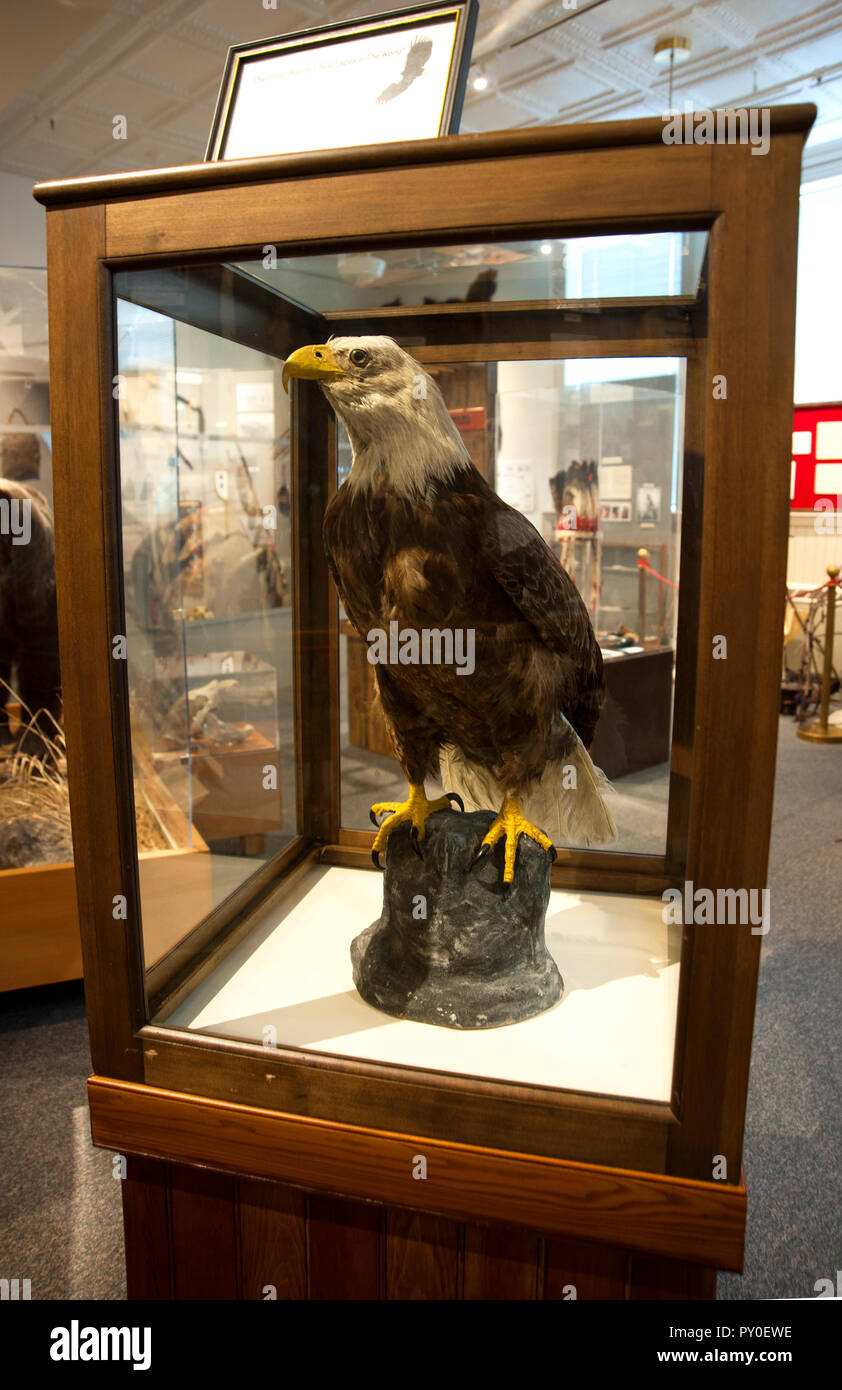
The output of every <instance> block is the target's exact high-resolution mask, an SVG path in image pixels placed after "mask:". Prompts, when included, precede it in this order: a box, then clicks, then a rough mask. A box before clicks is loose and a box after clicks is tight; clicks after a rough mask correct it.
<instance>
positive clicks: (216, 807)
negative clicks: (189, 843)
mask: <svg viewBox="0 0 842 1390" xmlns="http://www.w3.org/2000/svg"><path fill="white" fill-rule="evenodd" d="M184 761H186V755H185V754H184V753H181V752H176V751H172V752H156V753H153V755H152V764H153V766H154V767H155V768H156V770H158V771H160V772H164V771H165V770H166V768H167V767H170V766H172V765H173V764H174V763H178V762H184ZM191 763H192V774H193V778H194V792H193V797H194V799H193V824H194V826H195V827H196V829H197V830H198V831H199V834H200V835H201V836H202V837H203V838H204V839H205V840H228V839H237V838H239V837H240V836H241V835H249V836H251V835H258V836H259V835H268V834H271V833H272V832H273V831H277V830H278V829H280V827H281V825H282V824H283V804H282V800H281V755H280V752H279V750H278V748H277V747H276V746H275V745H274V744H273V743H271V742H270V741H269V739H267V738H265V737H264V735H263V734H261V733H260V732H259V730H257V729H253V730H252V732H251V733H250V734H249V736H248V738H246V739H244V740H243V742H242V743H230V744H224V745H221V746H218V745H215V744H211V743H197V744H195V745H194V747H193V752H192V755H191ZM267 768H272V769H273V771H274V774H275V786H274V788H272V789H271V790H268V789H267V788H266V786H265V781H264V779H265V777H266V772H267Z"/></svg>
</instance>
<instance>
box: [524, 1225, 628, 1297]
mask: <svg viewBox="0 0 842 1390" xmlns="http://www.w3.org/2000/svg"><path fill="white" fill-rule="evenodd" d="M628 1262H629V1261H628V1256H627V1255H626V1253H625V1251H623V1250H617V1249H616V1248H615V1247H613V1246H610V1245H590V1244H587V1243H586V1242H585V1241H580V1240H553V1239H550V1240H547V1241H546V1242H545V1252H544V1298H545V1299H570V1298H571V1297H572V1294H571V1289H575V1297H576V1300H577V1301H580V1300H581V1299H587V1298H602V1299H624V1298H625V1296H626V1277H627V1273H628Z"/></svg>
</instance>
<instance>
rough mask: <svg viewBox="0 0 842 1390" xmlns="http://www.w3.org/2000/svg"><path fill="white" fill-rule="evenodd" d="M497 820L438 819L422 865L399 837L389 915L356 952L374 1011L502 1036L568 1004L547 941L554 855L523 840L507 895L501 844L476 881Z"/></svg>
mask: <svg viewBox="0 0 842 1390" xmlns="http://www.w3.org/2000/svg"><path fill="white" fill-rule="evenodd" d="M493 819H494V814H493V812H491V811H473V812H469V813H463V812H460V811H439V812H437V813H436V814H435V815H434V816H431V817H430V819H429V820H428V821H427V825H426V834H425V838H424V840H423V841H422V844H421V849H422V852H423V855H424V858H423V860H422V859H419V858H418V856H417V854H416V853H415V851H414V850H413V848H412V842H411V838H410V832H409V827H408V826H406V825H401V826H399V827H398V828H397V829H396V830H395V832H394V833H393V834H392V835H391V836H390V838H389V841H388V845H387V848H386V855H385V858H386V868H385V874H384V883H383V911H382V913H381V915H380V919H379V921H377V922H375V923H373V925H372V926H370V927H367V928H366V930H365V931H364V932H361V933H360V935H359V936H358V937H356V938H355V940H354V941H353V942H352V943H351V964H352V967H353V973H354V984H355V985H356V987H357V989H358V991H359V993H360V994H361V995H362V997H363V999H365V1001H366V1002H367V1003H368V1004H372V1005H373V1006H374V1008H375V1009H380V1010H382V1012H383V1013H387V1014H392V1015H393V1016H394V1017H396V1018H408V1019H412V1020H413V1021H414V1022H416V1023H435V1024H438V1025H440V1026H441V1027H444V1028H499V1027H501V1026H502V1025H503V1024H507V1023H519V1022H521V1021H522V1020H523V1019H525V1018H532V1017H534V1015H535V1014H540V1013H543V1012H544V1010H545V1009H549V1008H551V1007H552V1005H553V1004H555V1003H556V1002H557V1001H558V1000H559V999H560V998H561V995H562V991H563V989H564V983H563V981H562V978H561V975H560V974H559V971H558V967H557V965H556V963H555V961H554V960H553V958H552V956H551V955H550V954H549V952H548V950H547V947H546V943H545V941H544V917H545V914H546V911H547V903H548V901H549V897H550V857H549V855H548V854H547V853H546V851H545V850H542V849H541V847H540V846H539V845H537V844H536V843H535V841H534V840H529V839H526V838H525V837H522V838H521V840H520V841H519V843H518V850H517V859H516V861H515V877H514V882H513V883H512V884H511V886H510V887H509V888H508V890H505V889H504V885H503V845H502V842H501V843H500V844H498V845H497V846H496V847H495V849H494V850H493V852H492V853H491V854H490V855H488V856H487V857H486V858H485V859H484V860H482V861H481V863H480V864H478V865H477V867H476V868H475V869H474V870H472V871H469V865H470V863H471V860H472V859H473V857H474V855H475V854H476V852H477V850H478V849H479V846H480V843H481V842H482V839H483V836H484V835H485V834H486V832H487V830H488V827H489V826H490V824H491V822H492V820H493ZM424 911H426V916H424V915H423V913H424Z"/></svg>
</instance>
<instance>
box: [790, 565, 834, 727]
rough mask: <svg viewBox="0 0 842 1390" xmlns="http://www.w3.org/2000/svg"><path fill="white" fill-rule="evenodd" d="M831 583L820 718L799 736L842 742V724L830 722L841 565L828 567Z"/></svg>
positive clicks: (828, 597)
mask: <svg viewBox="0 0 842 1390" xmlns="http://www.w3.org/2000/svg"><path fill="white" fill-rule="evenodd" d="M827 573H828V576H829V578H830V585H829V587H828V591H827V611H826V616H825V620H824V666H823V668H822V696H821V706H820V711H819V717H818V719H814V720H812V721H811V722H810V723H809V724H802V725H801V726H800V727H799V730H798V737H799V738H808V739H811V740H812V742H813V743H842V725H839V724H828V722H827V721H828V715H829V713H830V682H831V678H832V675H833V630H834V627H835V619H836V591H837V589H838V588H839V583H838V580H839V566H838V565H831V566H829V567H828V571H827Z"/></svg>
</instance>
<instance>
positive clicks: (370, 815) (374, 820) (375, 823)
mask: <svg viewBox="0 0 842 1390" xmlns="http://www.w3.org/2000/svg"><path fill="white" fill-rule="evenodd" d="M368 818H369V820H370V821H371V823H372V825H373V826H376V828H377V829H378V830H379V829H380V822H379V820H378V819H377V817H376V815H375V814H374V810H373V809H372V810H371V811H369V813H368Z"/></svg>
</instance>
